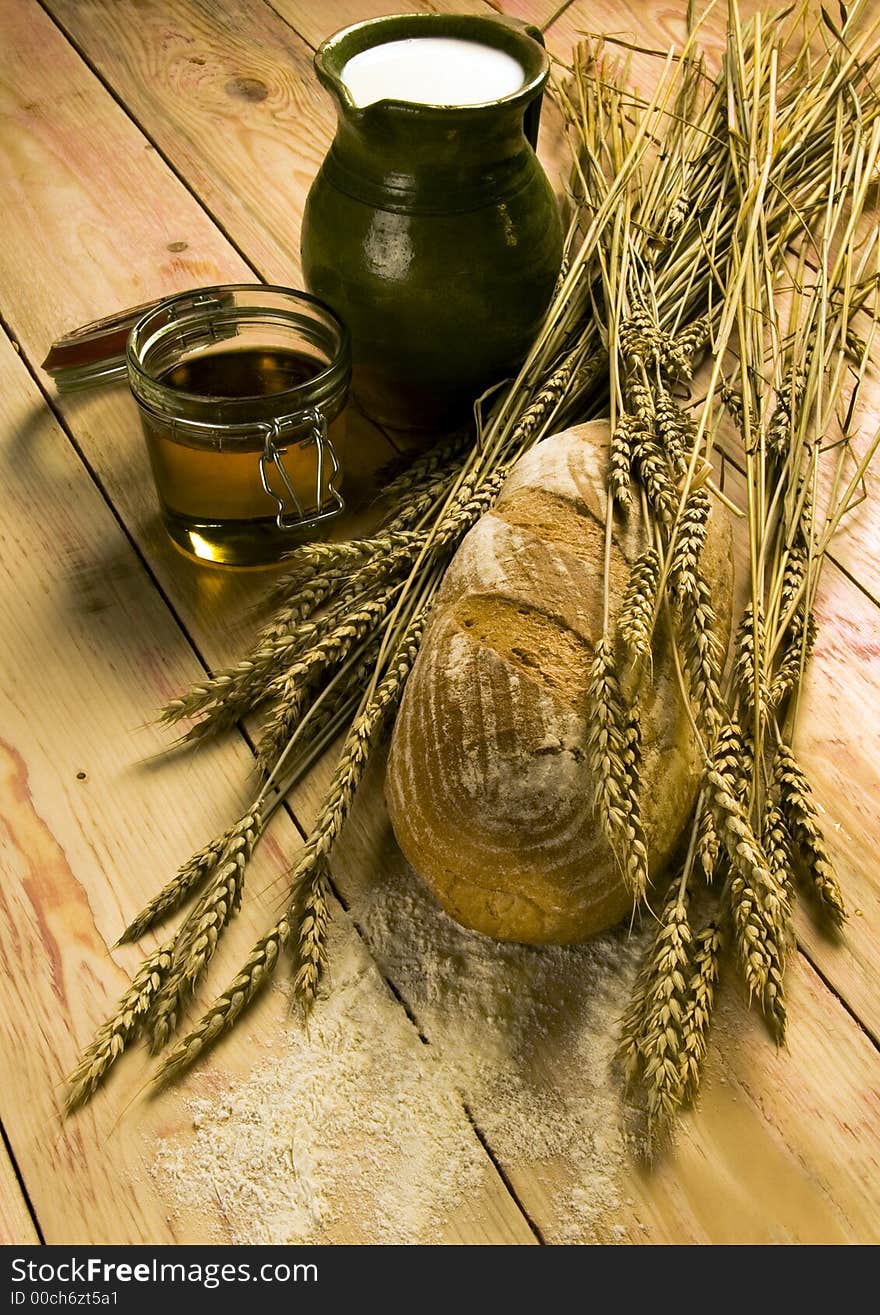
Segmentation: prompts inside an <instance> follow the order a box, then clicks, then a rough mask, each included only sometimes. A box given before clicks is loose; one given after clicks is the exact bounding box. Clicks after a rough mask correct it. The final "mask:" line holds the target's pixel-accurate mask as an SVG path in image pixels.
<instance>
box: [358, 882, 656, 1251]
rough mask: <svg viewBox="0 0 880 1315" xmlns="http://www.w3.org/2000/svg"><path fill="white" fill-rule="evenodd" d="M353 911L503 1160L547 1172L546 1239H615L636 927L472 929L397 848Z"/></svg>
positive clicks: (624, 1148)
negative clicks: (563, 934)
mask: <svg viewBox="0 0 880 1315" xmlns="http://www.w3.org/2000/svg"><path fill="white" fill-rule="evenodd" d="M353 912H354V914H355V916H356V917H357V920H358V924H359V925H360V926H361V927H362V929H363V931H364V933H365V937H366V940H367V942H368V944H369V946H370V949H371V951H372V953H373V955H374V956H375V958H376V961H377V962H378V964H379V967H380V968H381V970H382V972H383V973H384V974H385V975H386V976H387V977H388V978H389V979H390V980H391V981H393V982H394V984H395V986H396V987H397V989H398V990H399V991H400V993H401V995H402V997H403V999H404V1000H405V1001H406V1004H407V1006H408V1008H409V1009H410V1010H411V1012H412V1013H413V1015H414V1016H415V1018H416V1019H417V1021H418V1023H419V1026H420V1028H421V1030H422V1031H423V1033H424V1034H425V1036H427V1037H428V1038H429V1039H430V1042H431V1048H432V1049H434V1050H435V1051H436V1052H437V1053H438V1055H439V1058H440V1061H441V1064H442V1067H443V1069H444V1071H445V1072H446V1073H448V1074H449V1075H450V1077H451V1079H452V1081H453V1082H455V1083H456V1085H457V1086H458V1087H459V1089H460V1090H461V1093H462V1096H463V1097H464V1099H465V1101H466V1103H467V1106H468V1109H469V1110H470V1112H471V1114H472V1115H473V1118H474V1120H475V1122H476V1124H477V1126H478V1127H479V1128H480V1130H481V1132H482V1133H483V1135H484V1136H485V1138H486V1140H487V1142H488V1144H489V1145H490V1146H491V1148H492V1150H493V1152H494V1154H495V1155H496V1156H497V1157H498V1159H499V1161H500V1162H501V1163H502V1164H503V1165H504V1166H505V1167H506V1168H510V1167H512V1166H516V1165H517V1164H522V1165H529V1166H531V1167H532V1169H533V1170H534V1172H535V1174H536V1176H538V1177H541V1176H544V1177H545V1181H546V1186H547V1195H548V1198H549V1201H551V1202H552V1207H553V1209H554V1213H555V1216H556V1217H555V1220H554V1225H553V1229H552V1234H549V1235H548V1239H547V1240H548V1241H553V1242H590V1241H596V1240H601V1241H606V1242H612V1241H616V1240H618V1233H619V1229H618V1228H616V1227H615V1226H614V1225H612V1224H610V1223H609V1222H608V1217H609V1215H613V1213H614V1212H615V1211H616V1210H617V1209H618V1208H619V1207H621V1206H623V1205H625V1204H630V1203H629V1202H625V1201H624V1200H622V1199H621V1191H620V1188H619V1179H620V1175H621V1170H622V1168H623V1166H624V1164H625V1163H626V1161H627V1160H631V1154H632V1153H631V1150H630V1148H629V1146H628V1136H627V1133H626V1132H625V1130H624V1126H623V1124H624V1112H623V1110H622V1102H621V1096H620V1080H619V1077H618V1076H616V1075H615V1074H614V1073H613V1072H612V1061H613V1056H614V1049H615V1045H616V1040H617V1036H618V1022H619V1019H620V1017H621V1015H622V1013H623V1011H624V1009H625V1008H626V1004H627V1001H628V998H629V993H630V990H631V987H632V980H633V975H634V972H635V967H636V960H637V958H638V955H639V953H640V949H641V945H642V938H641V937H639V938H634V937H631V936H630V935H629V933H628V932H627V931H626V930H624V931H618V932H615V933H612V934H610V935H607V936H604V937H601V938H600V939H598V940H595V941H592V942H590V943H589V944H585V945H574V946H544V947H534V946H527V945H512V944H506V943H501V942H497V941H493V940H490V939H488V938H486V937H483V936H477V935H475V934H473V933H471V932H468V931H465V930H464V929H463V928H462V927H460V926H459V925H458V924H457V923H455V922H453V921H452V919H451V918H448V917H447V916H446V915H445V914H444V913H443V912H442V911H441V910H440V909H439V908H438V907H437V906H436V904H435V903H434V901H433V899H432V898H431V896H430V895H428V894H427V892H426V891H425V890H424V888H423V887H422V886H421V884H420V883H419V882H418V880H417V879H416V878H415V877H414V875H413V874H412V872H410V871H409V869H408V868H407V867H406V866H405V864H404V860H403V859H402V858H400V859H399V860H398V863H397V864H392V867H391V870H390V871H386V872H384V873H383V875H382V879H381V881H377V882H376V883H375V884H374V885H373V886H371V889H370V891H369V894H368V896H367V898H366V899H365V901H364V904H363V906H361V907H358V908H355V909H354V910H353ZM542 1171H544V1172H543V1173H542ZM598 1225H601V1227H599V1229H598V1231H597V1226H598Z"/></svg>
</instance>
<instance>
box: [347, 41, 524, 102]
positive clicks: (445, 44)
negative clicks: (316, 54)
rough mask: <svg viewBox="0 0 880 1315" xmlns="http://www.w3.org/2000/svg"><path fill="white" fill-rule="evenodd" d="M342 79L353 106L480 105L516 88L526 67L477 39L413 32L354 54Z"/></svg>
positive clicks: (510, 92)
mask: <svg viewBox="0 0 880 1315" xmlns="http://www.w3.org/2000/svg"><path fill="white" fill-rule="evenodd" d="M342 80H343V82H344V83H345V85H346V86H347V87H348V90H349V93H350V95H351V98H352V100H353V101H354V103H355V104H356V105H372V104H373V102H374V101H377V100H386V99H387V100H405V101H412V102H414V103H416V104H419V105H482V104H483V103H484V102H485V101H491V100H498V99H499V98H500V97H502V96H510V95H511V94H512V93H513V92H515V91H519V89H520V87H521V86H522V85H523V82H524V81H525V72H524V70H523V67H522V65H521V64H520V63H519V61H518V60H516V59H514V58H513V56H512V55H508V54H507V53H506V52H505V51H503V50H496V49H495V48H494V47H493V46H484V45H482V44H481V43H480V42H478V41H462V40H461V39H460V38H458V37H411V38H410V39H408V40H405V41H387V42H386V43H385V44H384V45H381V46H373V47H372V48H371V49H370V50H364V51H361V53H360V54H359V55H353V56H352V57H351V59H350V60H349V61H348V62H347V63H346V64H345V65H344V67H343V69H342Z"/></svg>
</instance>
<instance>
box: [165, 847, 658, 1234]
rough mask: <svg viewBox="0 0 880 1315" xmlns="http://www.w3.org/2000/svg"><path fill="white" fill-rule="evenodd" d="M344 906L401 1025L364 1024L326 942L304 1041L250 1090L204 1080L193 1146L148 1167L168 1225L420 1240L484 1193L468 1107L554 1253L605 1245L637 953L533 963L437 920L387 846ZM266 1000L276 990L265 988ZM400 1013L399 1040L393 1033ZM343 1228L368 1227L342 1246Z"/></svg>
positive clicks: (603, 952)
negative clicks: (216, 1223) (525, 1177)
mask: <svg viewBox="0 0 880 1315" xmlns="http://www.w3.org/2000/svg"><path fill="white" fill-rule="evenodd" d="M385 856H386V857H387V862H383V863H382V865H381V866H382V867H383V868H384V871H382V872H381V875H380V874H379V873H377V874H376V878H375V881H374V882H373V884H371V885H370V886H369V888H367V889H366V890H363V891H361V892H360V893H359V895H358V897H357V899H356V901H355V904H354V906H353V907H352V909H351V914H352V917H353V918H354V920H355V922H356V924H357V926H358V928H359V930H360V931H361V933H362V935H363V937H364V940H365V941H366V943H367V945H368V946H369V948H370V950H371V952H372V954H373V956H374V958H375V961H376V963H377V964H378V966H379V969H380V970H381V972H382V973H383V974H384V975H385V976H386V977H387V978H388V979H389V980H390V981H392V982H393V983H394V985H395V988H396V989H397V991H399V992H400V995H401V997H402V999H403V1000H404V1002H405V1004H406V1006H407V1008H408V1009H409V1010H410V1012H411V1013H412V1015H413V1017H414V1018H415V1019H416V1021H417V1023H418V1026H419V1029H420V1031H421V1032H422V1034H423V1036H424V1037H425V1038H427V1040H428V1042H429V1044H428V1045H423V1044H421V1043H420V1042H418V1041H416V1040H415V1037H414V1033H413V1031H412V1029H411V1027H410V1025H409V1024H408V1023H407V1022H406V1020H405V1019H404V1018H403V1015H402V1011H400V1010H389V1011H387V1012H386V1011H379V1012H380V1013H381V1017H377V1010H376V986H377V983H376V978H375V974H374V972H373V970H372V968H371V966H370V965H369V963H368V962H367V961H366V956H365V954H364V952H363V949H362V947H361V946H360V945H359V943H358V940H357V938H356V937H355V936H354V935H353V934H352V933H351V931H350V930H347V929H339V928H334V931H333V939H332V943H331V946H330V964H331V974H330V976H331V983H330V989H329V991H328V993H327V995H326V998H324V999H322V1000H321V1001H320V1002H319V1004H318V1006H317V1007H316V1009H315V1012H314V1014H313V1017H312V1020H311V1022H310V1025H309V1030H308V1032H305V1031H304V1030H303V1029H302V1028H301V1026H300V1025H299V1023H298V1022H297V1021H296V1020H294V1019H291V1023H290V1027H289V1029H288V1030H286V1031H285V1032H284V1033H282V1034H281V1036H280V1037H279V1038H278V1039H277V1040H276V1041H275V1043H274V1045H273V1047H272V1048H271V1049H270V1050H268V1051H262V1052H260V1054H259V1056H258V1057H257V1058H255V1067H254V1069H253V1071H252V1072H251V1073H250V1075H248V1076H247V1077H246V1078H244V1079H241V1080H235V1081H234V1080H230V1079H228V1078H225V1077H223V1076H222V1075H221V1074H220V1073H219V1072H218V1071H217V1070H211V1071H210V1072H208V1073H206V1078H210V1084H211V1095H210V1096H209V1097H207V1098H201V1099H197V1100H192V1101H191V1102H190V1112H191V1114H192V1133H191V1135H187V1136H185V1137H173V1138H172V1137H168V1138H166V1139H165V1140H163V1141H161V1142H160V1143H159V1145H158V1148H157V1149H156V1150H155V1153H154V1163H153V1166H152V1172H153V1174H154V1175H155V1176H156V1178H157V1179H159V1180H161V1182H162V1185H163V1187H164V1189H165V1190H166V1191H168V1190H169V1189H170V1194H171V1195H172V1197H173V1198H174V1199H175V1200H176V1202H177V1204H178V1206H179V1207H180V1208H181V1210H185V1209H187V1208H193V1207H195V1208H198V1207H199V1206H202V1207H205V1206H209V1207H211V1206H213V1210H212V1213H214V1214H216V1207H217V1206H218V1205H219V1207H220V1212H221V1215H222V1218H223V1220H224V1221H225V1226H226V1227H225V1239H226V1240H229V1241H232V1242H234V1243H276V1244H278V1243H287V1242H294V1241H306V1240H317V1241H333V1240H336V1239H335V1236H334V1225H337V1224H338V1225H339V1227H340V1234H339V1236H340V1237H343V1236H344V1237H345V1239H346V1240H361V1241H363V1242H366V1243H386V1242H424V1241H433V1240H436V1239H437V1230H438V1228H439V1227H440V1226H441V1225H442V1223H443V1222H444V1220H446V1219H447V1218H448V1217H449V1215H450V1213H451V1212H452V1211H453V1209H454V1208H455V1206H456V1205H457V1204H458V1203H460V1202H461V1201H462V1200H464V1199H466V1198H468V1197H469V1196H473V1195H474V1194H475V1193H476V1192H477V1191H478V1190H479V1187H480V1185H481V1183H482V1182H484V1180H485V1172H486V1158H485V1155H484V1153H483V1151H482V1150H481V1148H480V1146H479V1143H478V1141H477V1139H476V1137H474V1136H473V1134H472V1131H471V1129H470V1125H469V1123H468V1117H467V1114H466V1113H465V1108H464V1107H465V1106H466V1107H467V1111H468V1112H469V1113H470V1115H471V1117H472V1118H473V1120H474V1121H475V1123H476V1124H477V1126H478V1128H479V1129H480V1131H481V1133H482V1134H483V1136H484V1137H485V1139H486V1141H487V1143H488V1145H489V1146H490V1147H491V1148H492V1150H493V1153H494V1154H495V1155H496V1156H497V1157H498V1159H499V1161H500V1162H501V1163H502V1165H503V1166H504V1167H505V1169H507V1170H511V1169H512V1170H513V1171H514V1172H515V1169H516V1167H517V1166H528V1167H529V1168H530V1169H531V1171H532V1172H533V1174H534V1175H535V1176H536V1177H537V1178H538V1179H539V1180H542V1179H543V1181H544V1184H545V1187H546V1198H547V1204H546V1207H545V1208H546V1210H547V1211H550V1212H551V1213H552V1214H554V1215H555V1219H553V1220H552V1226H549V1227H548V1226H547V1224H546V1222H545V1224H544V1231H545V1234H546V1237H547V1240H548V1241H552V1242H591V1241H603V1242H615V1241H620V1240H622V1239H623V1238H624V1233H623V1231H622V1230H621V1228H620V1226H619V1224H618V1223H617V1222H615V1221H614V1219H613V1218H612V1216H613V1215H614V1214H615V1212H616V1211H617V1210H618V1209H620V1208H621V1207H626V1206H627V1205H629V1204H631V1203H630V1202H627V1201H626V1200H622V1199H621V1187H620V1182H621V1170H622V1168H623V1166H624V1164H625V1162H626V1160H627V1158H628V1157H629V1151H628V1149H627V1142H626V1135H625V1133H624V1131H623V1130H622V1125H623V1110H622V1106H621V1099H620V1089H619V1081H618V1079H617V1078H616V1076H615V1075H614V1074H613V1073H612V1072H611V1065H612V1057H613V1050H614V1044H615V1037H616V1032H617V1020H618V1019H619V1017H620V1015H621V1013H622V1012H623V1009H624V1007H625V1004H626V999H627V995H628V991H629V988H630V984H631V981H632V969H633V968H634V959H635V956H636V950H637V946H636V943H635V942H634V941H633V940H632V939H631V938H630V937H629V936H628V935H627V934H626V933H625V932H621V933H614V934H612V935H610V936H606V937H603V938H601V939H600V940H597V941H594V942H592V943H591V944H589V945H583V946H573V947H547V948H533V947H527V946H521V945H508V944H502V943H498V942H495V941H492V940H489V939H487V938H485V937H482V936H477V935H475V934H473V933H471V932H468V931H465V930H464V929H463V928H461V927H459V926H458V925H457V924H456V923H454V922H453V921H452V920H451V919H450V918H448V917H447V916H446V915H445V914H444V913H443V912H442V911H441V910H440V909H439V908H438V907H437V906H436V904H435V902H434V901H433V899H432V898H431V897H430V896H429V895H428V894H427V893H426V892H425V891H424V889H423V887H422V886H421V884H420V882H419V881H418V879H417V878H416V877H415V876H414V875H413V873H412V872H411V871H410V870H409V869H408V868H407V866H406V864H405V862H404V860H403V858H402V857H401V856H400V854H399V851H397V850H396V847H395V846H390V847H389V848H388V849H386V851H385ZM276 989H280V988H276ZM395 1017H399V1022H398V1025H397V1026H393V1025H389V1018H391V1019H392V1020H393V1019H394V1018H395ZM356 1221H357V1222H358V1223H359V1225H360V1227H362V1229H363V1236H362V1237H361V1238H360V1239H352V1228H353V1227H354V1226H355V1223H356Z"/></svg>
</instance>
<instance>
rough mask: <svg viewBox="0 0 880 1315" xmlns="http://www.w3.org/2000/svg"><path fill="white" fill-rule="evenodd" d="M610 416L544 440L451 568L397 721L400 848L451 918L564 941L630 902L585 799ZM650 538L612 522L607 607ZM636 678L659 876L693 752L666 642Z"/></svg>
mask: <svg viewBox="0 0 880 1315" xmlns="http://www.w3.org/2000/svg"><path fill="white" fill-rule="evenodd" d="M608 442H609V429H608V423H607V421H593V422H590V423H589V424H585V425H578V426H575V427H574V428H572V429H569V430H566V431H565V432H564V433H562V434H558V435H555V436H554V437H552V438H548V439H546V440H544V441H543V442H542V443H540V444H538V445H537V446H536V447H535V448H533V449H532V450H531V451H530V452H529V453H527V454H526V456H524V457H523V458H522V459H521V460H520V461H519V462H518V463H517V465H516V467H515V469H514V471H513V472H512V474H511V476H510V478H509V479H508V481H507V483H506V484H505V487H504V489H503V491H502V493H501V496H500V497H499V499H498V502H497V504H496V507H495V508H494V510H493V511H491V512H489V513H488V514H487V515H486V516H484V517H483V518H482V520H481V521H480V522H479V523H478V524H477V525H476V526H474V528H473V529H472V530H471V531H470V533H469V534H468V535H467V536H466V538H465V539H464V541H463V543H462V545H461V547H460V548H459V550H458V552H457V553H456V556H455V558H454V559H453V561H452V563H451V564H450V566H449V569H448V570H447V573H446V576H445V579H444V582H443V586H442V588H441V590H440V593H439V595H438V599H437V603H436V606H435V610H434V614H433V617H432V620H431V622H430V625H429V627H428V630H427V632H426V635H425V638H424V641H423V643H422V648H421V651H420V653H419V656H418V659H417V661H416V663H415V666H414V668H413V671H412V674H411V675H410V678H409V680H408V682H407V686H406V690H405V693H404V698H403V701H402V703H401V707H400V711H399V713H398V716H397V721H396V724H395V727H394V733H393V736H392V742H391V751H390V755H389V760H388V772H387V778H386V798H387V801H388V808H389V812H390V816H391V822H392V825H393V828H394V833H395V836H396V837H397V840H398V843H399V844H400V847H401V849H402V850H403V853H404V854H405V856H406V858H407V859H408V860H409V862H410V863H411V864H412V866H413V867H414V868H415V870H416V872H418V873H419V874H420V876H421V877H422V879H423V880H424V881H425V883H426V884H427V886H428V887H429V888H430V889H431V890H432V891H433V893H434V894H435V896H436V897H437V899H438V900H439V901H440V903H441V904H442V905H443V907H444V908H445V909H446V910H447V912H448V913H450V914H451V916H452V917H454V918H455V919H456V920H457V921H459V922H460V923H462V924H463V925H465V926H467V927H471V928H473V929H474V930H476V931H480V932H483V933H485V934H487V935H489V936H493V937H496V938H497V939H500V940H513V941H523V942H527V943H534V944H542V943H567V942H571V941H580V940H585V939H587V938H589V937H590V936H594V935H596V934H598V933H599V932H602V931H604V930H606V929H607V928H609V927H611V926H613V925H614V924H615V923H617V922H619V921H620V920H621V919H622V918H624V917H625V916H626V915H627V914H629V913H630V912H631V910H632V898H631V896H630V895H629V893H628V891H627V890H626V888H625V886H624V884H623V882H622V880H621V878H620V874H619V871H618V868H617V865H616V863H615V861H614V858H613V855H612V853H611V851H610V849H609V847H608V844H607V842H606V841H605V839H604V837H603V836H602V834H601V832H600V831H599V829H598V827H597V825H596V821H595V817H594V815H593V810H592V806H591V802H590V801H591V799H592V793H593V792H592V781H591V773H590V768H589V764H588V762H587V754H586V744H587V727H588V720H589V716H590V706H589V699H588V696H587V679H588V671H589V665H590V661H591V658H592V655H593V647H594V644H595V643H596V641H597V640H598V638H599V637H600V635H601V631H602V608H603V599H602V575H603V559H604V517H605V510H604V508H605V493H604V488H605V470H606V466H607V450H608ZM643 544H644V538H643V535H642V529H641V524H640V515H639V513H638V511H636V510H635V509H634V510H633V511H631V512H630V513H629V516H628V518H627V519H626V520H623V519H620V520H619V521H618V523H617V525H616V528H615V535H614V541H613V544H612V555H611V608H612V615H614V614H615V613H616V611H617V610H618V608H619V605H620V600H621V598H622V595H623V591H624V589H625V587H626V583H627V580H628V576H629V567H630V564H631V563H632V561H633V560H634V558H635V557H636V556H637V554H638V553H639V551H640V550H641V548H642V546H643ZM730 544H731V531H730V524H729V521H728V518H727V516H726V515H725V514H723V511H721V510H719V508H718V507H717V506H716V507H715V509H713V512H712V516H711V518H710V523H709V530H708V533H707V536H706V544H705V548H704V551H703V558H702V566H703V570H704V571H705V573H706V576H707V579H708V581H709V583H710V585H711V588H712V593H713V600H714V603H715V607H716V611H717V613H718V618H719V637H720V638H721V641H722V643H724V644H725V645H726V643H727V641H728V639H729V630H730V616H731V600H732V592H733V579H732V564H731V551H730ZM653 667H654V671H653V675H654V678H653V681H649V680H645V681H643V682H642V688H641V690H640V695H639V702H640V711H641V724H642V755H643V766H642V800H641V807H642V820H643V825H644V830H645V837H646V844H647V849H648V855H649V864H650V871H651V875H652V879H653V881H654V882H655V883H657V882H659V879H660V876H661V874H662V872H663V871H664V869H665V868H666V866H667V864H668V863H669V860H670V858H671V856H672V854H673V852H674V850H675V848H676V846H677V843H678V840H679V836H680V833H681V830H682V827H683V826H684V824H685V822H686V820H687V817H688V815H689V813H690V811H691V809H692V807H693V804H694V800H695V795H696V790H697V784H698V776H699V757H698V751H697V744H696V742H695V739H694V735H693V731H692V728H691V724H690V720H689V718H688V716H687V712H686V710H685V707H684V703H683V701H682V698H681V694H680V691H679V687H678V682H677V678H676V675H675V669H674V665H673V661H672V654H671V649H670V645H669V640H668V638H667V637H666V636H665V635H664V634H662V633H661V634H659V635H658V636H657V637H656V640H655V645H654V654H653Z"/></svg>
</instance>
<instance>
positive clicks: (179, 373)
mask: <svg viewBox="0 0 880 1315" xmlns="http://www.w3.org/2000/svg"><path fill="white" fill-rule="evenodd" d="M123 336H124V341H123ZM44 368H46V369H47V370H48V371H49V373H50V374H52V375H53V376H54V378H55V380H56V382H57V385H58V387H59V389H61V390H69V389H72V388H82V387H86V386H89V385H91V384H94V383H104V382H107V381H108V380H111V379H118V378H124V377H126V376H127V378H128V381H129V385H130V387H131V391H132V394H133V396H134V398H135V400H136V402H137V404H138V408H139V410H140V413H141V422H142V425H143V431H144V437H145V438H146V443H147V450H148V452H149V456H150V463H151V466H152V469H153V476H154V479H155V482H156V489H157V492H158V495H159V503H160V506H161V511H162V518H163V520H164V523H165V527H166V529H167V530H168V533H169V534H170V536H171V538H172V540H173V541H174V543H176V544H177V546H178V547H180V548H182V549H183V550H184V551H185V552H186V553H188V554H190V555H192V556H195V557H197V558H199V559H200V560H202V561H208V562H215V563H219V564H222V565H229V566H260V565H265V564H267V563H269V562H273V561H277V560H278V559H279V558H280V557H281V556H283V554H284V553H285V552H287V551H289V550H290V549H291V547H292V546H294V545H295V543H296V542H298V541H300V540H302V539H303V538H308V537H315V535H316V533H317V532H318V531H319V530H320V528H321V527H323V526H324V524H325V523H326V522H328V521H330V520H332V519H333V518H334V517H335V516H338V515H339V513H340V512H341V511H342V510H343V505H344V504H343V500H342V495H341V494H340V492H339V482H340V478H341V462H340V455H339V454H340V450H341V444H342V438H343V434H342V427H343V424H344V414H343V413H344V408H345V403H346V399H347V396H348V387H349V382H350V377H351V350H350V346H349V336H348V331H347V330H346V328H345V326H344V325H343V324H342V322H341V321H340V320H339V318H338V317H337V316H336V315H335V314H334V313H333V311H331V310H330V308H329V307H328V306H325V305H324V303H323V302H321V301H319V300H318V299H317V298H315V297H311V296H309V295H308V294H306V293H302V292H295V291H293V290H291V289H289V288H278V287H265V286H263V285H252V284H230V285H226V286H223V287H216V288H203V289H199V290H197V291H195V292H186V293H182V294H180V295H178V296H176V297H170V298H168V299H166V300H163V301H160V302H155V303H153V304H151V305H149V306H140V307H137V308H136V309H134V310H129V311H125V312H123V314H122V315H120V316H116V317H113V318H111V319H109V320H101V321H97V322H96V323H95V324H92V325H87V326H86V327H85V328H84V329H80V330H77V332H76V333H74V334H71V335H69V336H68V337H67V338H65V339H62V340H61V341H60V342H59V343H56V344H55V346H54V347H53V349H52V351H51V352H50V354H49V357H48V358H47V360H46V362H45V366H44Z"/></svg>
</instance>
